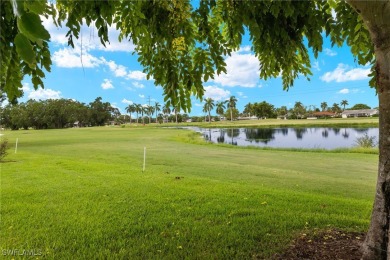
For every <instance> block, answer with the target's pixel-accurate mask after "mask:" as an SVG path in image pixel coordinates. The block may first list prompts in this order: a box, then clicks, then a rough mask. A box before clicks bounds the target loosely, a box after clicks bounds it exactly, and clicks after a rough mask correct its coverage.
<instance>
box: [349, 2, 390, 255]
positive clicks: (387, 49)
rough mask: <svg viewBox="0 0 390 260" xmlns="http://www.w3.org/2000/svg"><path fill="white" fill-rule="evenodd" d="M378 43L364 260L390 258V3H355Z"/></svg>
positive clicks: (363, 249) (356, 8)
mask: <svg viewBox="0 0 390 260" xmlns="http://www.w3.org/2000/svg"><path fill="white" fill-rule="evenodd" d="M349 3H350V4H351V6H352V7H353V8H354V9H355V10H356V11H357V12H358V13H359V14H360V15H361V16H362V18H363V20H364V22H365V24H366V25H367V27H368V30H369V32H370V35H371V39H372V42H373V43H374V48H375V56H376V66H375V70H376V73H377V75H376V76H377V92H378V97H379V165H378V180H377V185H376V194H375V201H374V206H373V211H372V215H371V224H370V228H369V230H368V233H367V236H366V239H365V241H364V244H363V247H362V253H363V259H390V250H389V249H390V246H389V242H390V241H389V235H390V233H389V224H390V2H389V1H375V2H374V1H355V0H350V1H349Z"/></svg>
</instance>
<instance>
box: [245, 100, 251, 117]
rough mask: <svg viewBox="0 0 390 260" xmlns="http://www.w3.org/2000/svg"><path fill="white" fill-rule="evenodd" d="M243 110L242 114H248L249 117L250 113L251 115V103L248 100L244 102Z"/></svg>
mask: <svg viewBox="0 0 390 260" xmlns="http://www.w3.org/2000/svg"><path fill="white" fill-rule="evenodd" d="M243 112H244V114H248V115H249V117H251V114H252V115H253V104H252V103H250V102H249V103H248V104H246V105H245V107H244V111H243Z"/></svg>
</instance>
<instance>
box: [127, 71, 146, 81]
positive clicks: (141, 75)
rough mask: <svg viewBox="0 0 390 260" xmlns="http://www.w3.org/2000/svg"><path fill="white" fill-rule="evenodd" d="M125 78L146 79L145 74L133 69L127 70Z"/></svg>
mask: <svg viewBox="0 0 390 260" xmlns="http://www.w3.org/2000/svg"><path fill="white" fill-rule="evenodd" d="M127 78H128V79H135V80H146V74H145V73H143V72H142V71H140V70H134V71H130V72H129V74H128V75H127Z"/></svg>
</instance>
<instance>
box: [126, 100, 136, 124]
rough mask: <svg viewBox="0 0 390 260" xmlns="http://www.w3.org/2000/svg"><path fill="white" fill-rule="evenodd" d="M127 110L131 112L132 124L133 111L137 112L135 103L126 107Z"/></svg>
mask: <svg viewBox="0 0 390 260" xmlns="http://www.w3.org/2000/svg"><path fill="white" fill-rule="evenodd" d="M126 112H127V113H129V114H130V124H131V113H134V112H136V107H135V104H131V105H128V106H127V107H126Z"/></svg>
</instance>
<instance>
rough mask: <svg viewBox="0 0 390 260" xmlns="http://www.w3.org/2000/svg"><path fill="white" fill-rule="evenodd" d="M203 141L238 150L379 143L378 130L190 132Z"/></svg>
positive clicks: (279, 129)
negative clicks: (361, 139) (365, 139)
mask: <svg viewBox="0 0 390 260" xmlns="http://www.w3.org/2000/svg"><path fill="white" fill-rule="evenodd" d="M191 129H193V130H195V131H197V132H201V133H202V134H203V137H204V139H205V140H207V141H210V142H214V143H227V144H232V145H239V146H248V145H255V146H269V147H291V148H324V149H334V148H340V147H352V146H354V145H355V141H356V139H357V138H358V137H361V136H363V135H364V134H367V135H368V136H375V138H376V139H377V140H378V136H379V133H378V132H379V131H378V128H319V127H312V128H230V129H211V128H210V129H205V128H191Z"/></svg>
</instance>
